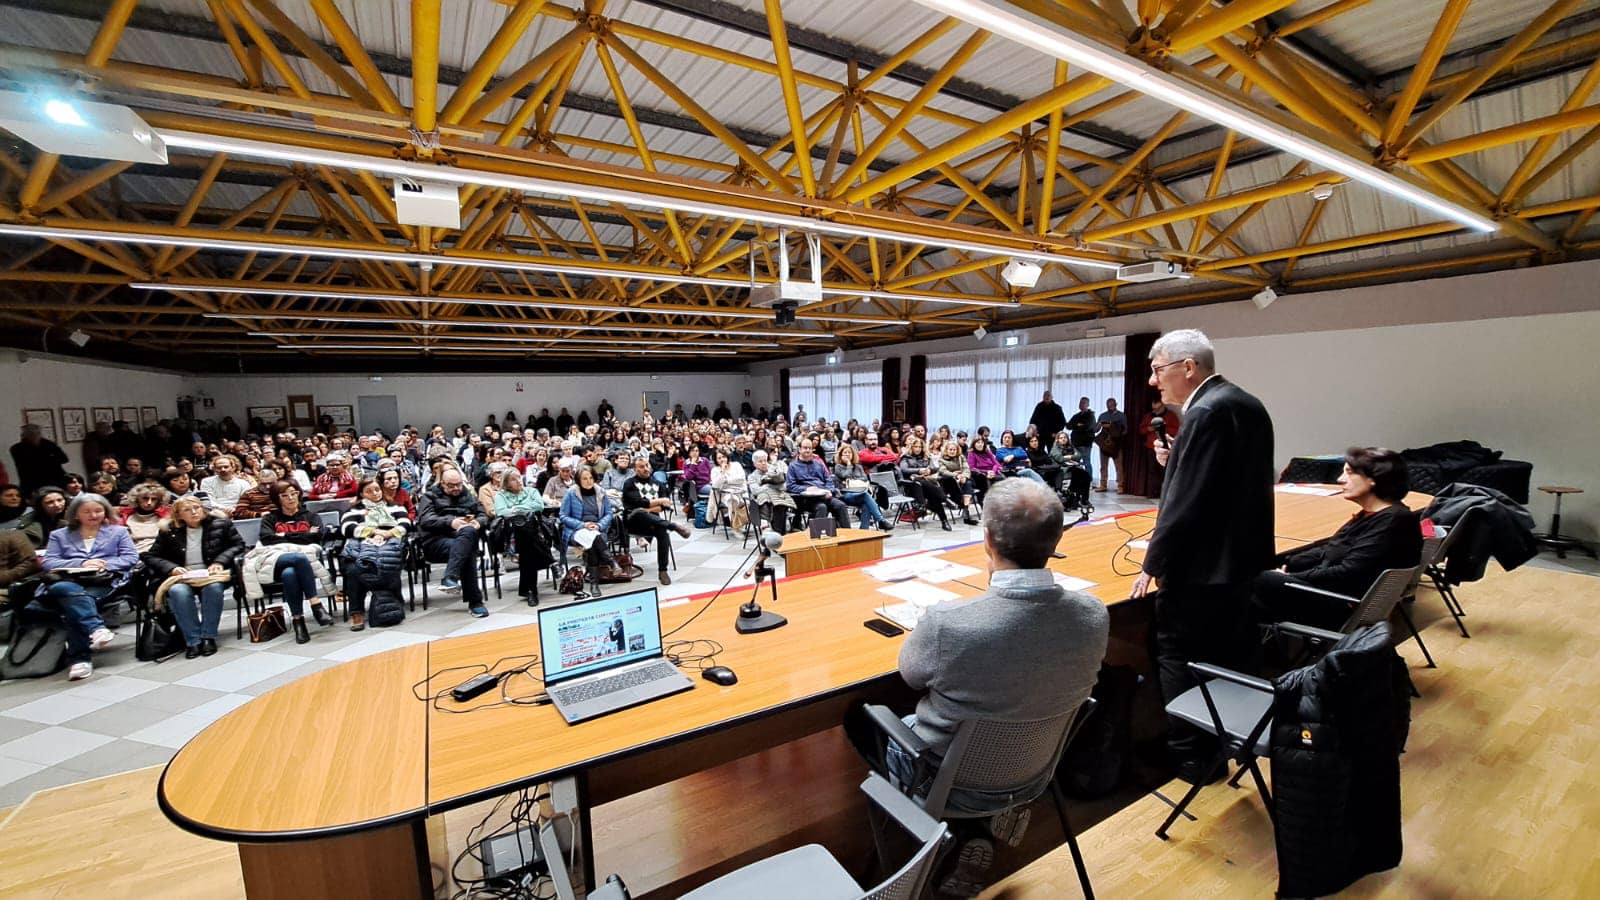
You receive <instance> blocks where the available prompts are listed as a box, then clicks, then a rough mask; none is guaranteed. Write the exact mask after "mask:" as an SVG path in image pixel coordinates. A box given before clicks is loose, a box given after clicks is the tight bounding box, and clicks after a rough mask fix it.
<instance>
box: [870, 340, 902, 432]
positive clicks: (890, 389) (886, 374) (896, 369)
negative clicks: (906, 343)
mask: <svg viewBox="0 0 1600 900" xmlns="http://www.w3.org/2000/svg"><path fill="white" fill-rule="evenodd" d="M899 399H900V357H898V356H891V357H887V358H886V359H884V361H883V414H882V415H880V416H879V418H880V419H881V420H882V421H885V422H887V421H889V417H890V416H892V415H893V414H894V402H895V401H896V400H899ZM861 424H863V425H870V424H871V423H870V422H862V423H861Z"/></svg>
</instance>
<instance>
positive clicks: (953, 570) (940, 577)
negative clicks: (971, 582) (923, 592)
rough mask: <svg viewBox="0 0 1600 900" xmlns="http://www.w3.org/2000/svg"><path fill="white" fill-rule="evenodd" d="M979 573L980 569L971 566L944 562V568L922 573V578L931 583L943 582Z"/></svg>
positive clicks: (980, 572)
mask: <svg viewBox="0 0 1600 900" xmlns="http://www.w3.org/2000/svg"><path fill="white" fill-rule="evenodd" d="M981 574H983V571H982V570H981V569H974V568H973V567H971V566H963V565H961V564H960V563H953V562H946V563H945V564H944V568H942V569H938V570H936V571H933V572H926V573H923V575H922V580H923V581H926V582H930V583H932V584H944V583H945V582H946V581H957V580H959V579H962V578H970V577H971V576H973V575H981Z"/></svg>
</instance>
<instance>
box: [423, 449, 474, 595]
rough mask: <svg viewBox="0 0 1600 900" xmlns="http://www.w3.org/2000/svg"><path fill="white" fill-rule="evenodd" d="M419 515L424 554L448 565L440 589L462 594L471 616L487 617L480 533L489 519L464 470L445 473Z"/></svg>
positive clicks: (429, 492) (448, 469)
mask: <svg viewBox="0 0 1600 900" xmlns="http://www.w3.org/2000/svg"><path fill="white" fill-rule="evenodd" d="M417 513H418V516H417V530H418V532H419V533H420V534H421V535H422V552H423V554H424V555H426V556H427V558H428V559H429V560H430V561H433V562H443V563H444V580H443V581H442V582H441V583H440V589H441V590H443V591H447V592H452V593H453V592H455V591H460V592H461V599H462V601H463V602H465V603H466V604H467V611H468V612H470V613H472V615H474V616H476V617H478V618H480V619H481V618H483V617H484V616H487V615H488V614H489V608H488V607H486V606H484V605H483V591H482V589H481V587H480V586H479V585H478V531H479V529H481V528H484V527H486V526H487V524H488V521H487V520H488V516H486V515H484V512H483V507H482V506H481V505H479V503H478V497H477V495H476V494H474V493H473V492H472V490H471V489H470V488H468V487H467V479H466V476H465V475H464V474H462V472H461V470H460V469H458V468H454V467H446V468H444V469H442V470H441V471H440V474H439V481H438V483H436V484H434V485H433V486H432V487H430V488H428V490H427V491H425V492H424V493H423V495H422V502H421V503H420V504H418V506H417Z"/></svg>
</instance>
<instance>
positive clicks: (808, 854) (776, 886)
mask: <svg viewBox="0 0 1600 900" xmlns="http://www.w3.org/2000/svg"><path fill="white" fill-rule="evenodd" d="M861 790H862V791H863V792H864V793H865V794H866V795H867V799H868V800H869V801H870V802H871V804H872V806H873V807H874V808H876V809H878V810H881V811H882V812H883V813H884V814H885V815H887V816H888V817H889V818H890V819H892V820H894V822H895V823H897V824H898V825H899V826H900V827H901V828H902V829H904V830H905V832H906V833H907V834H909V835H910V836H911V837H913V838H914V839H915V840H917V841H918V842H919V846H918V847H917V849H916V852H915V853H913V854H912V856H911V858H910V859H909V860H907V861H906V862H905V863H904V864H903V865H901V866H900V867H899V868H898V869H896V870H895V871H894V872H892V873H890V875H889V876H888V877H887V878H885V879H884V880H883V881H880V882H878V883H877V884H876V885H874V886H872V887H862V886H861V884H860V883H859V882H857V881H856V880H855V878H854V877H853V876H852V875H851V874H850V873H849V872H848V871H846V870H845V868H844V866H842V865H840V864H839V861H838V860H837V859H835V858H834V857H833V854H831V853H829V852H828V851H827V850H826V849H824V848H823V847H822V846H821V845H819V844H807V845H805V846H803V847H797V848H795V849H793V850H789V851H786V852H784V853H779V854H777V855H776V856H769V857H767V858H766V859H763V860H760V861H759V862H754V863H751V864H749V865H747V866H744V867H743V868H740V869H737V870H735V871H733V872H730V873H728V874H727V875H724V876H722V877H721V878H718V879H717V880H715V881H712V882H710V883H709V884H705V885H701V886H700V887H699V888H696V889H695V890H693V891H690V892H689V893H687V894H684V895H683V896H682V897H681V898H680V900H753V898H760V900H914V898H917V897H921V896H922V895H923V893H924V889H925V888H926V886H927V884H928V880H929V876H930V875H931V874H932V872H933V867H934V864H935V863H936V862H937V861H938V858H939V854H940V851H941V850H942V849H943V848H944V846H945V844H946V843H947V842H948V840H949V836H950V832H949V826H947V825H946V824H945V823H943V822H940V821H938V820H937V819H935V818H933V817H932V816H930V815H928V814H927V812H925V811H924V810H922V809H921V808H919V807H918V806H917V805H916V804H915V803H912V802H911V801H910V800H909V799H907V798H906V796H905V795H904V794H902V793H900V792H899V791H898V790H896V789H895V788H894V786H893V785H891V784H889V782H888V781H885V780H884V779H883V777H882V776H880V775H877V774H870V775H868V776H867V780H866V781H863V782H862V783H861ZM562 818H564V817H563V816H561V815H559V814H558V815H556V816H552V817H551V819H552V820H551V821H550V822H547V823H546V824H545V825H544V826H543V827H542V828H541V829H540V834H539V840H540V847H541V849H543V851H544V855H545V857H546V858H547V859H565V854H564V853H563V852H562V849H561V846H560V842H559V841H558V840H557V834H558V833H559V826H560V820H561V819H562ZM550 873H551V881H552V884H553V886H554V888H555V895H556V897H557V898H558V900H576V897H577V894H576V892H575V891H574V890H573V887H572V880H571V876H570V875H569V874H568V869H567V867H566V866H564V865H551V866H550ZM628 896H629V894H628V892H627V888H626V886H624V885H623V884H622V882H621V881H620V880H619V879H617V877H616V876H612V877H611V878H609V879H607V881H606V883H605V884H604V885H601V886H600V887H599V888H598V889H596V890H595V891H591V892H589V894H588V897H590V898H595V900H601V898H604V900H626V898H628Z"/></svg>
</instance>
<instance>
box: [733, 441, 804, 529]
mask: <svg viewBox="0 0 1600 900" xmlns="http://www.w3.org/2000/svg"><path fill="white" fill-rule="evenodd" d="M750 461H751V465H752V466H753V468H752V469H751V471H750V476H749V477H748V478H747V479H745V481H746V483H747V484H749V485H750V496H751V498H752V499H753V500H754V501H755V504H756V507H757V508H758V509H759V510H760V513H761V516H762V518H764V519H766V520H767V524H768V526H769V527H771V528H772V530H773V531H776V532H777V533H779V534H788V533H789V520H790V517H791V516H793V515H794V513H795V512H796V507H795V502H794V498H793V497H791V496H789V492H788V491H787V490H785V489H784V488H785V485H786V484H787V483H788V472H789V467H788V466H786V465H784V462H783V460H781V459H773V458H772V457H771V456H770V455H769V454H768V453H767V451H765V450H757V451H756V452H755V453H753V454H751V456H750Z"/></svg>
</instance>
